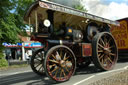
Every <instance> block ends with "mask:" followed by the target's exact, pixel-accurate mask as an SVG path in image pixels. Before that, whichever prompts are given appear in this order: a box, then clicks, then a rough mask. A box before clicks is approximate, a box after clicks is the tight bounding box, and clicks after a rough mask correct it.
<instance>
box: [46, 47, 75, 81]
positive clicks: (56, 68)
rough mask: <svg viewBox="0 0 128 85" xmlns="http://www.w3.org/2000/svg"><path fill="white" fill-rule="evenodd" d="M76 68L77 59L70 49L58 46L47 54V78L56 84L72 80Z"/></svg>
mask: <svg viewBox="0 0 128 85" xmlns="http://www.w3.org/2000/svg"><path fill="white" fill-rule="evenodd" d="M75 68H76V59H75V56H74V53H73V52H72V51H71V49H70V48H68V47H66V46H63V45H58V46H54V47H52V48H51V49H50V50H49V51H48V52H47V54H46V57H45V61H44V69H45V72H46V74H47V76H48V77H49V78H50V79H52V80H53V81H55V82H64V81H67V80H69V79H70V77H71V76H72V75H73V74H74V71H75Z"/></svg>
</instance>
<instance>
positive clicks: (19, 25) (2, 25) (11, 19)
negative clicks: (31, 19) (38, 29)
mask: <svg viewBox="0 0 128 85" xmlns="http://www.w3.org/2000/svg"><path fill="white" fill-rule="evenodd" d="M33 1H34V0H0V2H1V3H0V11H1V12H0V67H1V65H4V66H5V65H7V62H6V61H5V59H4V57H3V54H2V53H3V46H2V43H3V42H9V43H16V42H19V41H20V40H19V37H18V35H19V34H23V33H24V32H25V30H24V29H25V27H26V25H24V24H23V15H24V13H25V10H26V8H27V7H28V5H30V4H31V3H32V2H33Z"/></svg>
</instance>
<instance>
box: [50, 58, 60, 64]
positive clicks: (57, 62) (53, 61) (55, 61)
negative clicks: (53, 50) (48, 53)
mask: <svg viewBox="0 0 128 85" xmlns="http://www.w3.org/2000/svg"><path fill="white" fill-rule="evenodd" d="M49 61H51V62H53V63H57V64H58V63H59V62H58V61H55V60H51V59H50V60H49Z"/></svg>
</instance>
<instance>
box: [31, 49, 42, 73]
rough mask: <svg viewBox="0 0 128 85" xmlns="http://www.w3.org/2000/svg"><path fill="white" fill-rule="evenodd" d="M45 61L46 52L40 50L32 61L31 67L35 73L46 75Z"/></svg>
mask: <svg viewBox="0 0 128 85" xmlns="http://www.w3.org/2000/svg"><path fill="white" fill-rule="evenodd" d="M43 61H44V51H43V50H38V51H37V52H36V54H35V55H34V56H33V58H32V60H31V66H32V69H33V71H35V72H36V73H38V74H43V73H44V68H43Z"/></svg>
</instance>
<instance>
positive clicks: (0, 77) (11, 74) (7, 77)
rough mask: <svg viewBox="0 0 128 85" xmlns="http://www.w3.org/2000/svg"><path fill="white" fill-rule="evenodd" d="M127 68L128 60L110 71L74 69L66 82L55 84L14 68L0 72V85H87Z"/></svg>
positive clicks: (92, 68)
mask: <svg viewBox="0 0 128 85" xmlns="http://www.w3.org/2000/svg"><path fill="white" fill-rule="evenodd" d="M126 67H128V59H123V60H120V61H118V63H117V64H116V66H115V68H114V69H113V70H111V71H106V72H101V71H98V70H97V69H96V68H95V66H94V65H93V64H91V65H90V66H89V67H87V68H83V69H76V72H75V75H74V76H72V77H71V79H70V80H69V81H67V82H63V83H59V84H55V83H53V82H52V81H51V80H49V78H48V77H47V76H46V75H44V76H38V75H37V74H35V73H33V72H32V70H31V68H30V67H29V66H28V67H24V68H15V69H9V70H6V71H0V85H51V84H52V85H88V84H89V83H91V82H93V81H95V80H97V79H100V78H102V77H104V76H109V75H111V74H113V73H115V72H117V71H119V70H122V69H124V68H126Z"/></svg>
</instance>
